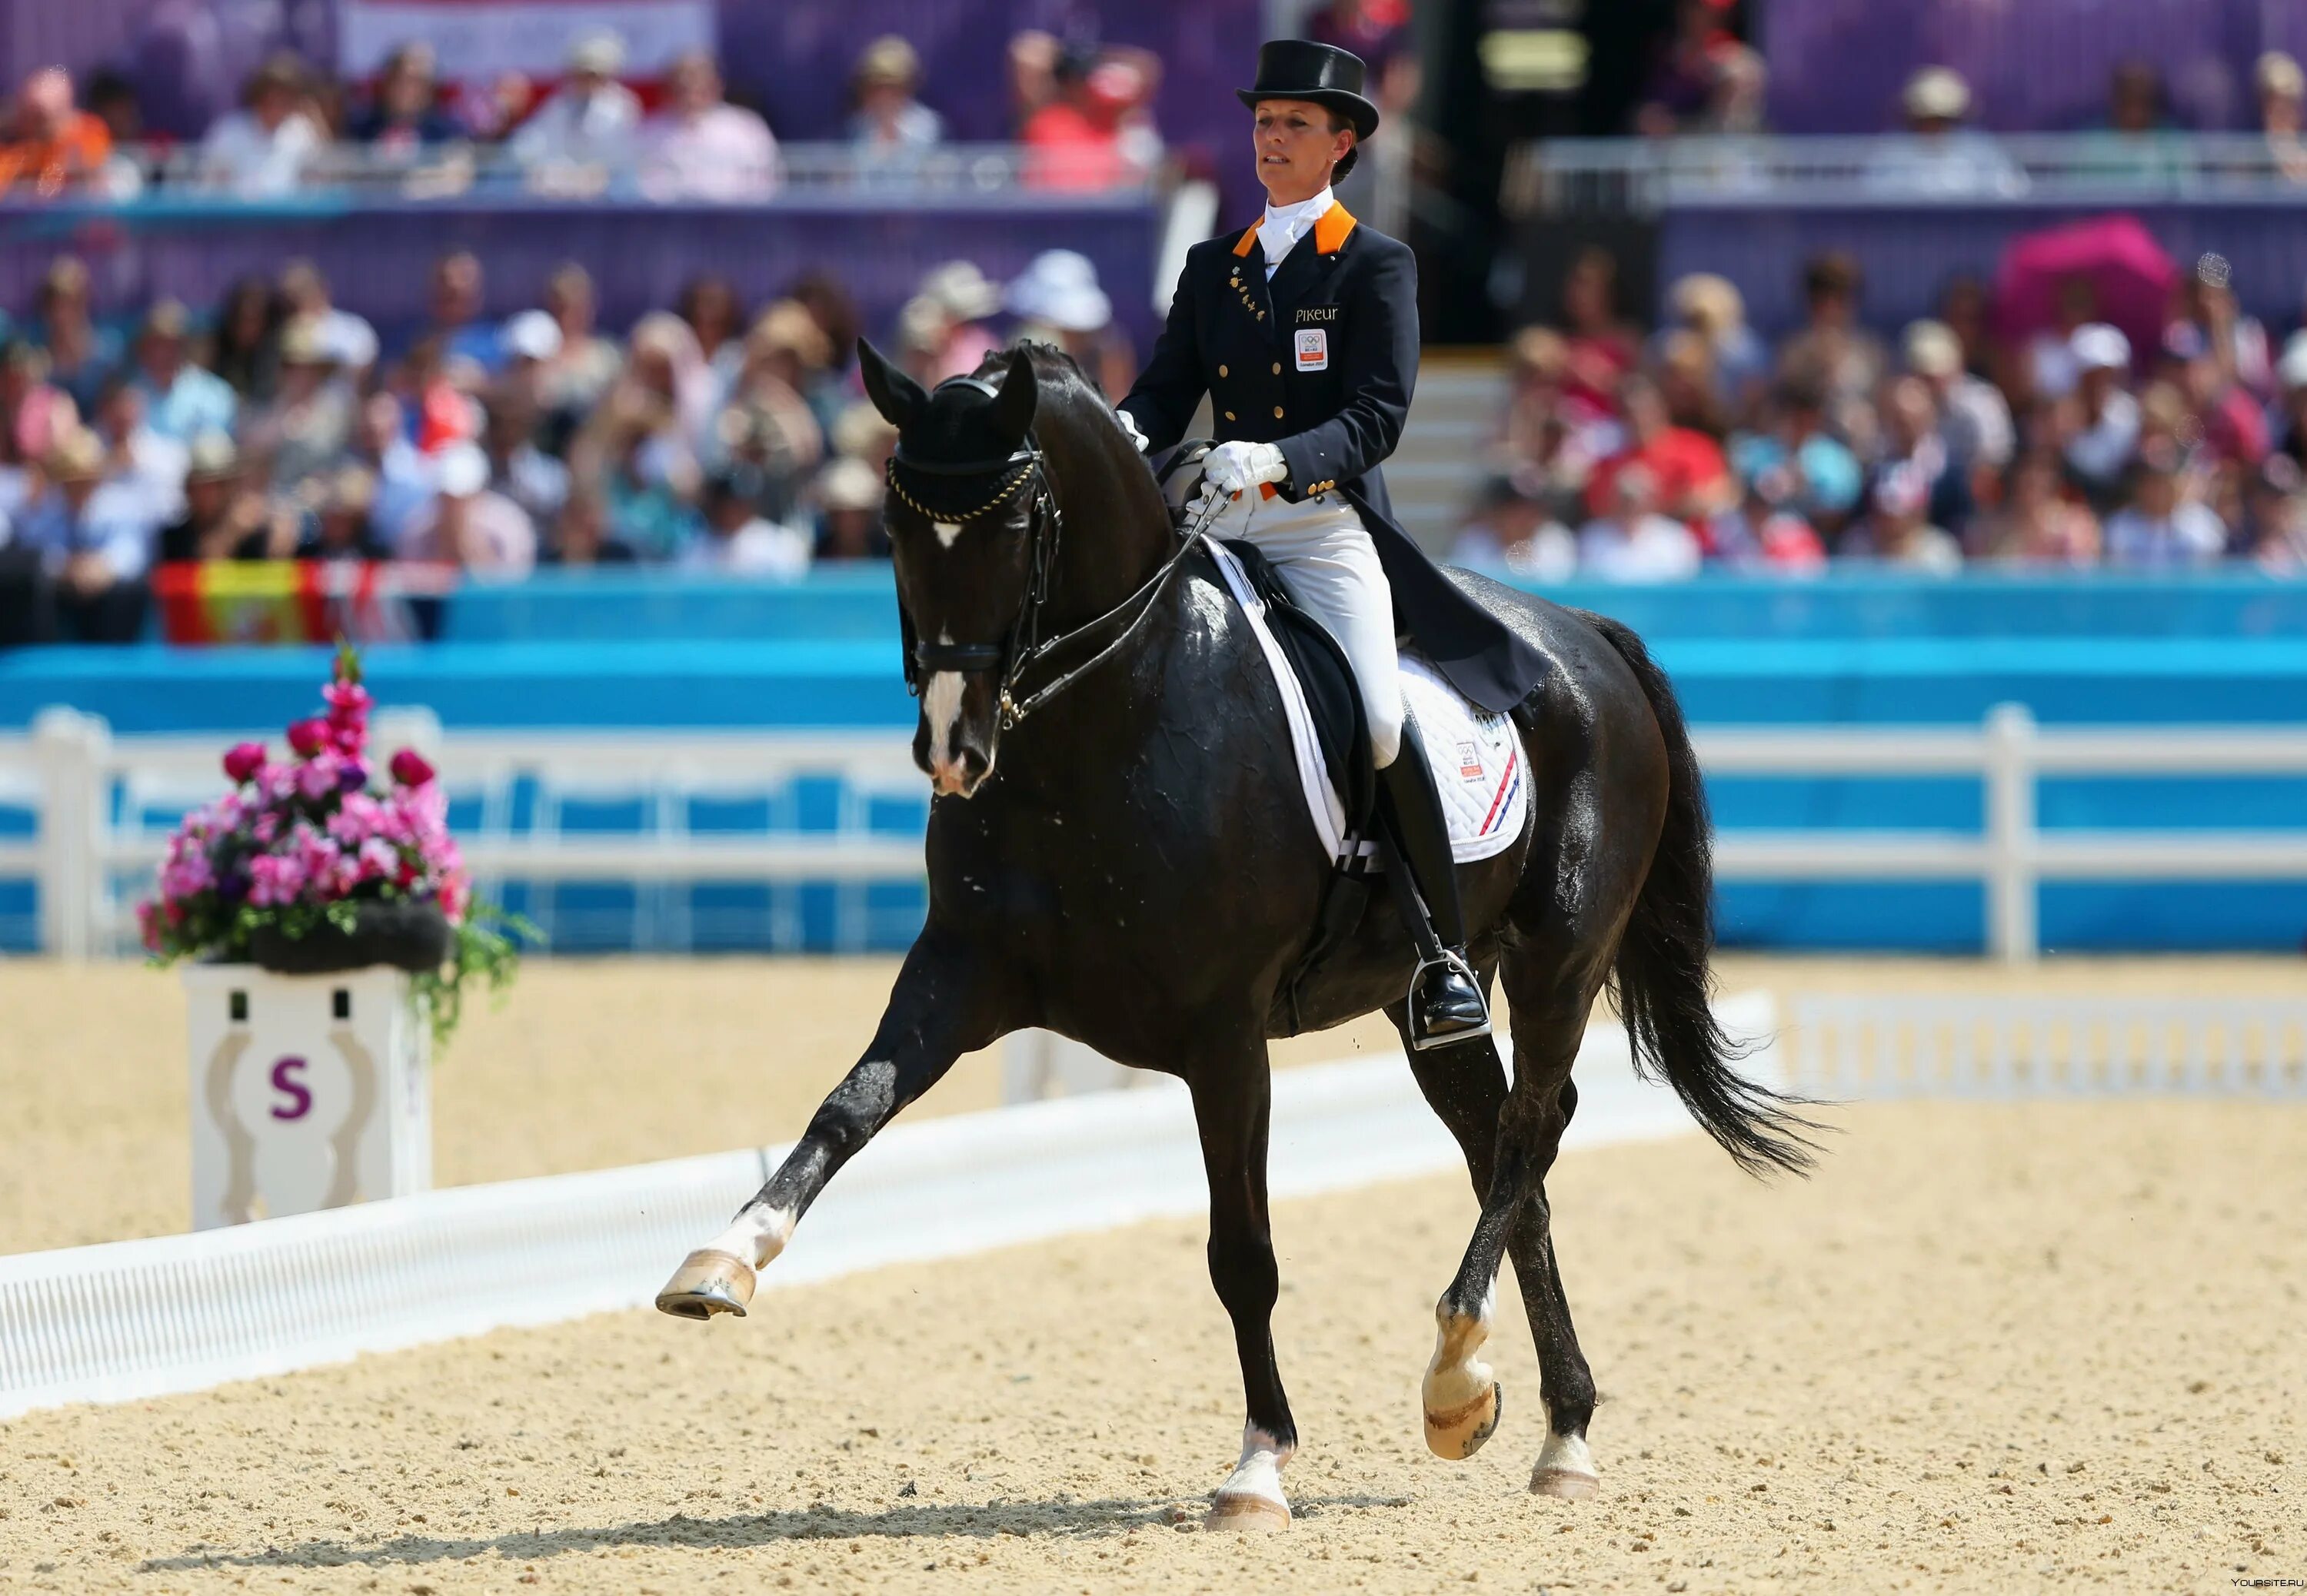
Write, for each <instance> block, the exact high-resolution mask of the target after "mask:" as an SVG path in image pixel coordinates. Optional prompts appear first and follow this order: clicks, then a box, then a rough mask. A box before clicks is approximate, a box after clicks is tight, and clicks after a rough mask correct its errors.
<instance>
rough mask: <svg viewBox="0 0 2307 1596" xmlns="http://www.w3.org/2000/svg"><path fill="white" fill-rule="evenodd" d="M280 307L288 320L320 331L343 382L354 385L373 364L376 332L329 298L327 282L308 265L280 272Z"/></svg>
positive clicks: (291, 266) (294, 262)
mask: <svg viewBox="0 0 2307 1596" xmlns="http://www.w3.org/2000/svg"><path fill="white" fill-rule="evenodd" d="M280 303H281V304H282V305H283V307H285V308H286V310H287V313H288V314H289V315H290V316H292V317H295V316H301V317H304V319H306V320H309V321H311V322H313V325H315V326H316V327H318V328H319V329H320V331H321V343H322V346H323V347H324V348H326V349H327V350H328V352H329V357H330V359H331V360H333V361H335V362H336V363H337V369H338V370H339V371H342V372H343V373H344V374H345V376H346V377H347V378H348V379H350V380H354V381H358V380H360V379H361V377H362V376H363V375H364V374H365V373H366V372H367V371H368V369H369V368H370V367H371V366H373V365H374V364H376V355H377V342H376V329H375V328H373V327H372V326H371V325H369V321H368V319H367V318H366V317H364V316H360V315H356V314H355V313H354V312H351V311H347V310H344V309H342V308H341V307H339V305H337V304H336V303H334V302H333V301H332V300H331V299H330V297H329V279H328V278H326V277H322V275H321V269H320V268H319V267H317V266H315V265H313V262H312V261H310V260H302V259H299V260H291V261H289V262H288V264H287V265H286V266H284V267H282V268H281V269H280Z"/></svg>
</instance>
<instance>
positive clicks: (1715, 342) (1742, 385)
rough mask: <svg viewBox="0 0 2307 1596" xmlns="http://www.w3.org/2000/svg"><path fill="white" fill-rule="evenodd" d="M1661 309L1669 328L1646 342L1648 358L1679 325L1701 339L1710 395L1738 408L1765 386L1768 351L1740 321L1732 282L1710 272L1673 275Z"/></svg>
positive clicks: (1742, 313)
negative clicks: (1707, 362) (1669, 320)
mask: <svg viewBox="0 0 2307 1596" xmlns="http://www.w3.org/2000/svg"><path fill="white" fill-rule="evenodd" d="M1666 299H1667V312H1668V315H1669V316H1670V317H1671V318H1672V320H1673V321H1674V329H1660V330H1659V333H1658V335H1657V336H1655V337H1652V339H1651V353H1652V354H1653V356H1658V355H1662V354H1663V353H1664V351H1665V346H1666V341H1667V339H1668V337H1670V336H1671V334H1672V332H1673V330H1675V329H1681V330H1685V331H1688V332H1692V333H1694V334H1696V335H1697V336H1698V337H1701V338H1702V339H1704V340H1705V343H1706V350H1707V354H1708V355H1709V357H1710V359H1711V372H1712V376H1713V381H1714V391H1715V394H1716V397H1719V398H1720V399H1721V400H1722V401H1723V402H1724V403H1726V404H1729V405H1737V406H1740V407H1742V408H1743V407H1744V406H1745V405H1749V404H1751V403H1752V402H1753V401H1754V399H1755V398H1756V397H1758V396H1759V395H1760V394H1761V392H1762V389H1763V388H1764V387H1765V386H1766V385H1767V384H1768V381H1769V379H1770V374H1771V352H1770V349H1769V348H1768V347H1767V346H1765V345H1764V344H1763V342H1762V338H1761V337H1759V336H1757V335H1756V333H1755V331H1754V329H1753V328H1752V327H1750V326H1748V325H1747V324H1746V302H1745V296H1744V295H1742V294H1740V293H1739V292H1738V287H1737V284H1735V283H1733V282H1731V280H1730V279H1729V278H1728V277H1718V276H1716V275H1715V274H1714V273H1712V272H1711V271H1694V272H1691V273H1690V274H1688V275H1687V276H1685V277H1677V278H1676V279H1675V281H1674V286H1672V287H1670V288H1668V290H1667V296H1666Z"/></svg>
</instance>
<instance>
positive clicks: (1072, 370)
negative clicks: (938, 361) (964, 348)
mask: <svg viewBox="0 0 2307 1596" xmlns="http://www.w3.org/2000/svg"><path fill="white" fill-rule="evenodd" d="M1018 349H1023V350H1024V351H1025V354H1026V357H1027V358H1028V359H1029V360H1031V361H1032V362H1033V379H1034V380H1035V381H1036V382H1037V383H1038V384H1039V385H1040V387H1041V389H1042V397H1041V400H1040V403H1039V405H1037V406H1036V410H1035V414H1036V415H1037V417H1047V416H1048V415H1050V414H1051V410H1050V403H1051V400H1053V399H1055V400H1058V401H1060V402H1061V403H1063V404H1064V405H1065V412H1064V414H1066V415H1067V417H1068V419H1074V418H1076V417H1079V418H1080V419H1081V420H1082V422H1083V423H1084V424H1085V425H1087V426H1091V427H1096V426H1100V425H1102V426H1104V427H1106V428H1108V429H1109V430H1111V431H1112V433H1113V434H1114V435H1115V436H1116V437H1118V438H1121V439H1123V440H1125V441H1126V440H1128V434H1127V433H1125V432H1123V431H1122V430H1121V423H1120V422H1117V421H1115V420H1114V419H1113V404H1112V401H1111V400H1110V399H1108V398H1107V397H1105V390H1104V389H1102V388H1100V387H1098V385H1097V381H1096V380H1095V379H1094V378H1093V377H1092V376H1091V375H1090V374H1089V373H1088V372H1087V371H1083V370H1082V369H1081V363H1080V362H1078V361H1076V359H1074V357H1073V356H1072V355H1070V354H1067V353H1066V352H1065V351H1064V350H1062V349H1060V348H1059V347H1058V346H1056V345H1055V344H1045V343H1042V341H1041V340H1040V339H1038V338H1022V339H1020V340H1018V341H1017V342H1016V343H1015V344H1011V345H1009V346H1006V347H1004V348H1000V349H996V350H995V351H993V353H991V354H988V355H987V356H986V357H985V358H984V359H983V360H982V361H980V362H978V363H977V370H975V371H972V372H971V373H970V375H971V376H973V377H978V378H982V379H984V380H988V381H997V380H999V379H1000V378H1001V377H1002V376H1003V375H1004V374H1005V373H1006V372H1007V371H1008V367H1009V356H1010V354H1012V352H1014V351H1016V350H1018Z"/></svg>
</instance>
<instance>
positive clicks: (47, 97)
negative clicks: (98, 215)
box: [0, 66, 112, 199]
mask: <svg viewBox="0 0 2307 1596" xmlns="http://www.w3.org/2000/svg"><path fill="white" fill-rule="evenodd" d="M111 155H112V134H111V132H109V131H108V130H107V128H106V127H105V125H104V124H103V123H102V122H101V121H99V119H97V118H96V117H94V116H91V115H89V114H88V113H87V112H86V111H83V110H81V109H80V108H79V107H76V106H74V105H73V81H72V74H71V73H68V72H66V71H64V68H63V67H61V66H44V67H42V68H40V69H39V71H38V72H35V73H32V74H31V75H30V77H28V78H26V79H25V80H24V87H23V88H22V89H21V90H20V91H19V92H18V93H17V96H16V104H15V108H14V115H13V117H12V118H11V119H10V124H9V127H8V132H7V134H6V136H5V137H4V138H0V192H4V191H6V190H9V189H19V188H21V189H28V190H30V191H31V192H33V193H35V194H38V195H39V196H40V197H42V198H44V199H45V198H47V197H49V196H51V195H56V194H61V193H65V192H70V191H73V190H88V189H95V190H98V191H99V192H103V190H104V183H105V174H106V169H107V164H108V162H109V160H110V158H111Z"/></svg>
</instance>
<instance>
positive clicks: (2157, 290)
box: [1994, 216, 2179, 364]
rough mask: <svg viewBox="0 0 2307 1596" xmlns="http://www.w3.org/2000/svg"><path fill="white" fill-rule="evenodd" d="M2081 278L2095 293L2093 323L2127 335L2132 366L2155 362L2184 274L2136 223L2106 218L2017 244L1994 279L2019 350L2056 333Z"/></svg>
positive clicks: (2000, 311)
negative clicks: (2063, 296) (2069, 287)
mask: <svg viewBox="0 0 2307 1596" xmlns="http://www.w3.org/2000/svg"><path fill="white" fill-rule="evenodd" d="M2076 277H2080V278H2082V279H2083V280H2085V281H2086V282H2088V283H2089V284H2090V286H2091V293H2092V294H2093V296H2094V298H2095V299H2096V301H2097V308H2096V309H2095V310H2094V311H2093V312H2091V319H2092V320H2096V321H2111V322H2113V323H2114V325H2115V326H2117V327H2119V328H2121V329H2123V335H2124V336H2125V337H2128V338H2130V340H2131V350H2132V356H2133V359H2134V360H2136V361H2138V362H2139V363H2142V364H2143V363H2146V362H2147V361H2149V360H2152V359H2153V358H2154V355H2155V351H2156V350H2157V348H2159V347H2161V346H2162V341H2163V328H2164V325H2165V322H2166V321H2167V320H2169V318H2170V312H2171V290H2172V289H2173V288H2174V286H2177V284H2178V281H2179V269H2178V268H2177V267H2176V266H2174V265H2173V264H2172V262H2171V257H2170V256H2169V255H2167V254H2165V252H2164V251H2163V246H2162V245H2161V244H2159V243H2156V242H2155V235H2153V234H2151V233H2149V232H2148V230H2147V229H2146V228H2145V227H2144V226H2140V222H2139V219H2138V218H2136V217H2128V216H2109V217H2100V218H2097V219H2095V220H2092V221H2088V222H2071V223H2069V224H2068V225H2067V226H2063V227H2047V228H2045V229H2044V230H2043V231H2042V232H2040V233H2028V234H2024V235H2020V237H2018V238H2014V239H2012V240H2011V246H2010V247H2009V248H2008V249H2006V250H2004V251H2003V265H2002V268H2001V269H2000V270H1998V271H1997V272H1996V273H1995V277H1994V297H1995V306H1996V312H1997V319H1998V320H2000V321H2001V322H2002V325H2003V337H2005V338H2007V339H2008V340H2010V341H2011V343H2012V344H2014V345H2015V344H2020V343H2023V342H2024V341H2025V340H2026V339H2028V338H2029V337H2033V336H2034V335H2035V334H2036V333H2037V332H2040V331H2042V330H2043V329H2045V328H2046V327H2055V326H2057V325H2058V321H2059V297H2060V293H2061V290H2062V289H2063V288H2064V286H2066V284H2067V283H2068V282H2070V281H2071V280H2072V279H2074V278H2076Z"/></svg>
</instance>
